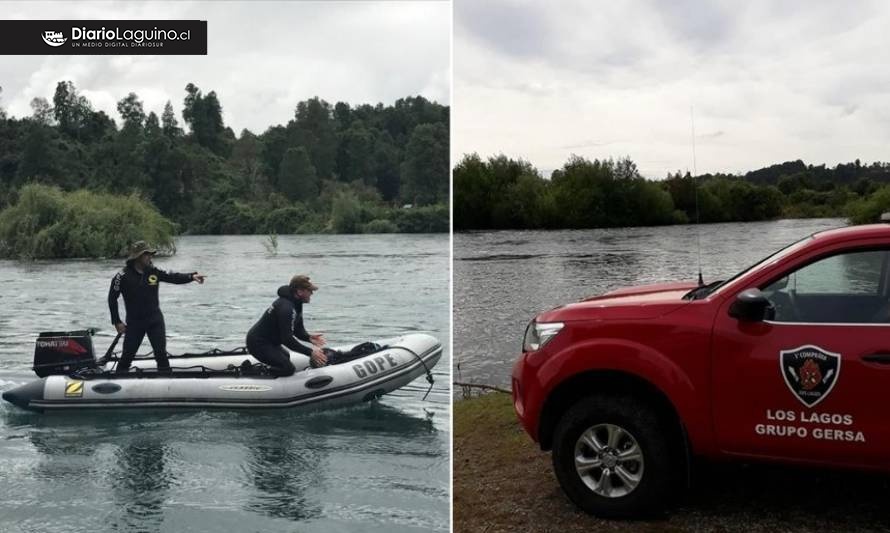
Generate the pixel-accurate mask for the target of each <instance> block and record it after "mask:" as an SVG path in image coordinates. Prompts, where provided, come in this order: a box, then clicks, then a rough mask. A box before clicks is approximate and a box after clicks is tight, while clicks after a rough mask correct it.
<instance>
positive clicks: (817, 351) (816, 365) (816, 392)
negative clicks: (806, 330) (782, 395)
mask: <svg viewBox="0 0 890 533" xmlns="http://www.w3.org/2000/svg"><path fill="white" fill-rule="evenodd" d="M779 364H780V365H781V371H782V376H783V377H784V378H785V383H786V384H787V385H788V388H789V389H791V392H793V393H794V395H795V396H796V397H797V399H798V400H800V401H801V402H802V403H803V404H804V405H806V406H807V407H812V406H814V405H816V404H817V403H819V402H821V401H822V400H824V399H825V398H826V397H827V396H828V394H829V393H830V392H831V389H833V388H834V385H835V383H837V379H838V375H839V374H840V372H841V356H840V354H837V353H832V352H829V351H827V350H823V349H822V348H819V347H818V346H812V345H807V346H801V347H799V348H794V349H793V350H782V351H781V352H779Z"/></svg>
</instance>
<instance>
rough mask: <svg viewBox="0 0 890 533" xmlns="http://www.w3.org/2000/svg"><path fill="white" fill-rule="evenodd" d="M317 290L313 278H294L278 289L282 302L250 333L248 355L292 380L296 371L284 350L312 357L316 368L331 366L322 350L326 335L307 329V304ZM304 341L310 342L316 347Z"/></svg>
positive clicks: (268, 311) (279, 298)
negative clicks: (312, 333) (304, 305)
mask: <svg viewBox="0 0 890 533" xmlns="http://www.w3.org/2000/svg"><path fill="white" fill-rule="evenodd" d="M317 290H318V287H317V286H315V284H313V283H312V282H311V281H310V280H309V276H305V275H302V274H301V275H297V276H294V277H293V278H291V280H290V283H289V284H288V285H283V286H281V287H279V288H278V298H277V299H276V300H275V301H274V302H273V303H272V305H271V306H270V307H269V308H268V309H266V311H265V312H264V313H263V316H261V317H260V319H259V320H258V321H257V323H256V324H254V325H253V327H252V328H250V331H248V332H247V351H248V352H250V355H252V356H254V357H255V358H256V359H257V360H259V361H261V362H263V363H265V364H267V365H269V366H270V367H272V371H273V372H274V373H275V374H276V375H279V376H290V375H291V374H293V373H294V372H295V371H296V368H295V367H294V364H293V363H291V361H290V354H289V353H288V351H287V350H285V349H284V347H283V346H286V347H288V348H290V349H291V350H293V351H295V352H299V353H301V354H303V355H308V356H309V358H310V360H311V362H312V366H313V367H319V366H324V365H325V364H327V356H326V355H325V353H324V351H322V349H321V347H322V346H324V345H325V339H324V335H322V334H320V333H319V334H314V335H310V334H309V333H308V332H307V331H306V328H305V327H303V304H304V303H305V304H308V303H309V302H310V301H311V300H312V293H314V292H315V291H317ZM300 341H305V342H309V343H311V344H312V347H311V348H310V347H309V346H306V345H305V344H302V343H301V342H300Z"/></svg>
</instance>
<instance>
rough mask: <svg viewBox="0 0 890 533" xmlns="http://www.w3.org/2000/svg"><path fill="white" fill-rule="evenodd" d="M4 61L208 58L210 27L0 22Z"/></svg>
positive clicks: (142, 22) (188, 23)
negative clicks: (67, 57)
mask: <svg viewBox="0 0 890 533" xmlns="http://www.w3.org/2000/svg"><path fill="white" fill-rule="evenodd" d="M0 55H207V21H206V20H0Z"/></svg>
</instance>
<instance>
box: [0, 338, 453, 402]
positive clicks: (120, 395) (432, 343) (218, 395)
mask: <svg viewBox="0 0 890 533" xmlns="http://www.w3.org/2000/svg"><path fill="white" fill-rule="evenodd" d="M357 348H359V350H356V349H357ZM335 350H336V351H337V352H338V353H340V354H351V355H350V357H352V358H351V359H348V360H347V358H344V362H340V363H337V364H332V365H328V366H324V367H321V368H310V367H309V358H308V357H306V356H304V355H301V354H296V353H293V354H291V361H292V362H293V363H294V366H296V368H297V370H298V371H297V372H296V373H294V374H293V375H291V376H286V377H276V376H274V375H272V374H271V373H270V372H268V369H267V368H266V367H265V366H264V365H262V364H260V363H259V362H258V361H257V360H255V359H254V358H253V357H251V356H250V355H249V354H248V353H247V352H246V350H244V349H243V348H241V349H238V350H232V351H229V352H222V351H219V350H213V351H211V352H206V353H201V354H185V355H181V356H171V357H170V364H171V367H172V372H171V373H161V372H157V370H156V368H155V362H154V359H153V358H148V357H146V358H137V359H135V360H134V362H133V364H132V367H131V369H130V371H129V372H128V373H126V374H115V373H114V371H113V370H114V366H115V364H116V362H117V359H116V357H115V356H113V355H111V354H110V353H108V354H106V357H104V358H102V359H100V360H98V361H97V360H96V359H95V357H94V355H93V351H92V340H91V335H89V332H74V333H73V334H72V333H62V334H53V333H45V334H41V337H40V339H38V343H37V349H36V351H35V364H34V370H35V372H37V374H38V375H39V376H44V377H41V378H40V379H37V380H35V381H32V382H31V383H28V384H25V385H22V386H20V387H18V388H15V389H12V390H9V391H6V392H4V393H3V399H4V400H6V401H8V402H10V403H13V404H15V405H17V406H19V407H22V408H24V409H29V410H32V411H39V412H48V411H72V410H89V409H146V408H148V409H154V408H225V409H270V408H308V407H315V408H321V407H334V406H342V405H347V404H352V403H358V402H366V401H369V400H372V399H374V398H378V397H380V396H382V395H384V394H387V393H389V392H392V391H394V390H396V389H398V388H400V387H403V386H405V385H407V384H408V383H411V382H412V381H414V380H415V379H417V378H418V377H421V376H424V375H426V376H427V381H429V383H430V386H432V373H431V369H432V368H433V367H434V366H435V365H436V363H437V362H438V361H439V359H440V358H441V357H442V345H441V344H440V343H439V341H438V340H437V339H436V338H435V337H432V336H430V335H426V334H420V333H415V334H410V335H403V336H400V337H393V338H388V339H380V340H377V341H374V342H373V343H363V344H362V345H356V346H344V347H339V348H335ZM110 351H111V350H110V349H109V352H110ZM48 354H49V355H48ZM301 369H302V370H301Z"/></svg>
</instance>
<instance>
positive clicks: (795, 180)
mask: <svg viewBox="0 0 890 533" xmlns="http://www.w3.org/2000/svg"><path fill="white" fill-rule="evenodd" d="M696 196H697V200H696ZM696 204H697V208H696ZM884 211H890V163H872V164H871V165H862V164H861V163H860V162H859V160H856V161H855V162H853V163H849V164H840V165H838V166H836V167H835V168H833V169H832V168H826V167H825V165H820V166H813V165H805V164H804V163H803V162H802V161H799V160H798V161H792V162H788V163H782V164H780V165H773V166H770V167H767V168H763V169H760V170H755V171H752V172H748V173H747V174H745V175H741V176H739V175H731V174H704V175H701V176H696V177H693V176H691V175H690V174H689V173H686V174H682V173H680V172H677V173H676V174H670V173H669V174H668V175H667V177H666V178H665V179H663V180H650V179H646V178H643V177H642V176H641V175H640V173H639V171H638V170H637V166H636V164H634V162H633V161H631V160H630V159H626V158H625V159H618V160H613V159H607V160H593V161H590V160H588V159H585V158H583V157H578V156H572V157H571V158H569V160H568V161H567V162H566V163H565V165H563V167H562V168H560V169H558V170H555V171H554V172H553V173H552V175H551V176H550V178H549V179H545V178H544V177H543V176H542V175H541V173H540V172H539V171H538V169H536V168H535V167H534V166H532V164H531V163H529V162H528V161H524V160H521V159H511V158H508V157H506V156H504V155H500V156H496V157H490V158H489V159H487V160H483V159H482V158H480V157H479V156H478V155H476V154H471V155H466V156H464V158H463V160H461V162H460V163H459V164H458V165H457V166H456V167H455V168H454V227H455V229H456V230H474V229H562V228H603V227H621V226H648V225H663V224H686V223H689V222H695V221H696V220H700V221H701V222H705V223H707V222H746V221H755V220H769V219H776V218H814V217H841V216H844V217H848V218H850V220H851V221H852V222H853V223H866V222H873V221H877V219H878V217H879V216H880V214H881V213H882V212H884Z"/></svg>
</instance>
